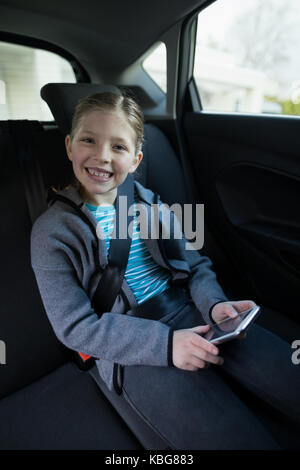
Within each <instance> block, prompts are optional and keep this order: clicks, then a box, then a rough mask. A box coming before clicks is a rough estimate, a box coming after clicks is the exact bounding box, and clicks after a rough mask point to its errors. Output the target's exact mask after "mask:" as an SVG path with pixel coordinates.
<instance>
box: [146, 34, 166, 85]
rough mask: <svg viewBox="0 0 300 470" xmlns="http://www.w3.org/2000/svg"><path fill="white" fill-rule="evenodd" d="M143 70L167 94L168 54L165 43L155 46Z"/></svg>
mask: <svg viewBox="0 0 300 470" xmlns="http://www.w3.org/2000/svg"><path fill="white" fill-rule="evenodd" d="M143 68H144V69H145V70H146V72H147V73H148V74H149V75H150V77H151V78H152V80H153V81H154V82H155V83H156V84H157V85H158V86H159V87H160V88H161V89H162V91H164V92H165V93H166V92H167V52H166V46H165V44H164V43H163V42H159V43H157V44H156V45H155V46H154V49H152V51H151V52H150V54H149V55H148V56H147V58H146V59H145V60H144V61H143Z"/></svg>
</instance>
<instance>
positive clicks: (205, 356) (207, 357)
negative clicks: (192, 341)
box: [193, 348, 224, 365]
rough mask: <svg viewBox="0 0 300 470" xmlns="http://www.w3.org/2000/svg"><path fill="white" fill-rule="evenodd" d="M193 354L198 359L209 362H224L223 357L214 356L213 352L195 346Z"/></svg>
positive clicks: (217, 363)
mask: <svg viewBox="0 0 300 470" xmlns="http://www.w3.org/2000/svg"><path fill="white" fill-rule="evenodd" d="M193 356H194V357H196V358H198V360H201V361H204V362H209V363H211V364H216V365H222V364H223V363H224V359H223V358H222V357H220V356H216V355H215V354H211V353H209V352H207V351H204V350H203V349H199V348H195V349H194V350H193Z"/></svg>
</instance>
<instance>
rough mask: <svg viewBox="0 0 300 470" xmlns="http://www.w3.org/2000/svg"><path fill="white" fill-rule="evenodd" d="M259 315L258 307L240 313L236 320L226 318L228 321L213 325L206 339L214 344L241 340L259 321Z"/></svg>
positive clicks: (205, 336)
mask: <svg viewBox="0 0 300 470" xmlns="http://www.w3.org/2000/svg"><path fill="white" fill-rule="evenodd" d="M259 313H260V307H259V306H258V305H256V306H255V307H253V308H250V309H248V310H244V311H243V312H240V313H239V314H238V315H237V316H236V317H235V318H226V320H223V321H221V322H219V323H215V324H214V325H211V328H210V330H209V331H208V332H207V333H206V334H205V335H204V338H205V339H206V340H207V341H209V342H210V343H213V344H221V343H225V342H226V341H230V340H232V339H235V338H240V337H241V336H243V334H244V333H245V332H246V331H247V329H248V328H249V326H250V325H252V323H253V322H254V321H255V320H256V319H257V317H258V315H259Z"/></svg>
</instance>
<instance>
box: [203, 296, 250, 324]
mask: <svg viewBox="0 0 300 470" xmlns="http://www.w3.org/2000/svg"><path fill="white" fill-rule="evenodd" d="M255 306H256V303H255V302H253V301H252V300H237V301H233V302H220V303H219V304H216V305H215V306H214V308H213V309H212V312H211V317H212V319H213V320H214V322H215V323H219V322H220V321H223V320H225V319H226V318H235V317H236V316H237V315H238V314H239V313H241V312H243V311H244V310H248V309H249V308H253V307H255Z"/></svg>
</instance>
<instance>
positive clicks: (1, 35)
mask: <svg viewBox="0 0 300 470" xmlns="http://www.w3.org/2000/svg"><path fill="white" fill-rule="evenodd" d="M0 41H1V42H6V43H8V44H15V45H20V46H26V47H31V48H32V49H41V50H45V51H48V52H53V53H54V54H56V55H58V56H60V57H62V58H63V59H65V60H67V61H68V62H69V64H70V66H71V67H72V70H73V72H74V75H75V79H76V83H84V82H85V83H91V78H90V76H89V74H88V72H87V71H86V69H85V68H84V67H83V65H82V64H80V62H78V60H77V59H76V58H75V57H74V56H73V55H72V54H71V53H70V52H67V51H65V50H64V49H63V48H61V47H59V46H56V45H55V44H52V43H50V42H48V41H44V40H43V39H36V38H31V37H28V36H23V35H20V34H14V33H7V32H3V31H0Z"/></svg>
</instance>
